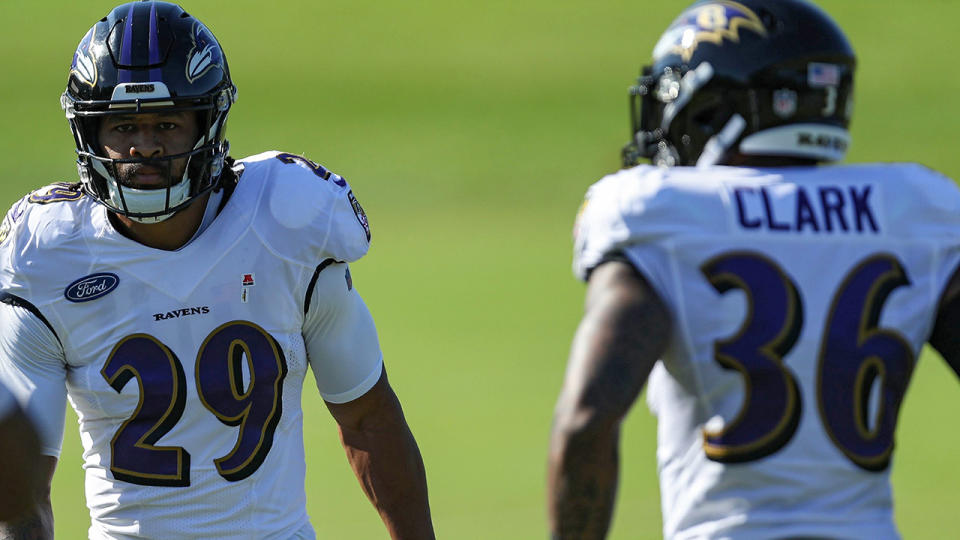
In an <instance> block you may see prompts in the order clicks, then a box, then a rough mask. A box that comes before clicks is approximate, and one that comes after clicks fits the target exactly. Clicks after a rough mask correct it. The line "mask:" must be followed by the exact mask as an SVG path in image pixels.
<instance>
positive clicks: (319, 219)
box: [241, 152, 370, 267]
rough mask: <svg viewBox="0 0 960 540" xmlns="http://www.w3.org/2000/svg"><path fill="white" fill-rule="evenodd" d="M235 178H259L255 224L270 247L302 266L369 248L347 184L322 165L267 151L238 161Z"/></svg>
mask: <svg viewBox="0 0 960 540" xmlns="http://www.w3.org/2000/svg"><path fill="white" fill-rule="evenodd" d="M243 165H244V169H246V170H245V172H244V174H243V176H242V177H241V182H242V181H244V180H243V178H247V177H248V176H249V177H250V179H253V178H259V179H262V181H264V182H265V193H264V196H265V198H266V201H265V204H263V205H262V207H261V210H260V217H259V218H258V220H257V221H258V228H259V229H260V231H261V233H262V234H264V235H266V237H267V238H269V244H270V245H271V249H274V250H276V251H277V252H278V253H279V254H280V255H282V256H285V257H289V258H292V259H295V260H298V261H301V262H302V263H303V264H305V265H308V266H311V267H313V266H315V265H316V264H317V262H319V261H321V260H324V259H327V258H332V259H334V260H337V261H344V262H352V261H355V260H357V259H359V258H361V257H363V256H364V255H365V254H366V253H367V251H368V250H369V248H370V224H369V222H368V221H367V216H366V213H365V212H364V210H363V207H362V206H360V202H359V201H358V200H357V197H356V195H354V193H353V190H352V188H351V187H350V185H349V184H348V183H347V181H346V180H344V179H343V177H341V176H339V175H337V174H336V173H334V172H332V171H329V170H327V169H326V168H325V167H324V166H323V165H320V164H318V163H314V162H313V161H310V160H309V159H307V158H305V157H303V156H298V155H294V154H287V153H282V152H268V153H265V154H260V155H258V156H254V157H252V158H247V159H245V160H243Z"/></svg>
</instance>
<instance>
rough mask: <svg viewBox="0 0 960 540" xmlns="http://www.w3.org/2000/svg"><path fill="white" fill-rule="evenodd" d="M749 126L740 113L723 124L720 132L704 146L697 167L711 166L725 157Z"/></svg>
mask: <svg viewBox="0 0 960 540" xmlns="http://www.w3.org/2000/svg"><path fill="white" fill-rule="evenodd" d="M746 127H747V121H746V120H744V119H743V117H742V116H740V115H739V114H734V115H733V116H732V117H731V118H730V120H729V121H727V125H725V126H723V129H721V130H720V133H717V134H716V135H714V136H713V137H710V140H708V141H707V144H706V145H704V147H703V152H701V153H700V159H698V160H697V167H711V166H713V165H716V164H717V163H719V162H720V160H722V159H723V157H724V156H725V155H727V152H728V151H729V150H730V147H732V146H733V144H734V143H735V142H737V139H739V138H740V134H741V133H743V130H744V129H745V128H746Z"/></svg>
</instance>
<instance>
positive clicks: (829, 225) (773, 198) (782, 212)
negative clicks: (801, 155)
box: [732, 184, 880, 234]
mask: <svg viewBox="0 0 960 540" xmlns="http://www.w3.org/2000/svg"><path fill="white" fill-rule="evenodd" d="M873 188H874V186H872V185H869V184H867V185H861V186H850V185H848V186H824V185H820V186H798V185H796V184H779V185H770V186H749V187H747V186H737V187H733V188H732V191H733V201H734V204H735V205H736V210H737V220H738V223H739V224H740V227H742V228H744V229H747V230H759V231H769V232H782V233H790V232H793V233H814V234H836V233H854V234H878V233H880V222H879V221H878V220H877V219H876V216H877V212H876V211H875V209H874V204H875V203H874V200H875V197H873V194H874V190H873Z"/></svg>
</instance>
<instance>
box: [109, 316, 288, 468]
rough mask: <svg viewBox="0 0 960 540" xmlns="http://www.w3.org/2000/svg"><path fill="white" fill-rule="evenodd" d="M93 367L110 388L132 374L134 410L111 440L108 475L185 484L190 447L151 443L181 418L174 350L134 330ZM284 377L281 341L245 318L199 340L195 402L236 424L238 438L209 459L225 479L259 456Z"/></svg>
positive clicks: (267, 443)
mask: <svg viewBox="0 0 960 540" xmlns="http://www.w3.org/2000/svg"><path fill="white" fill-rule="evenodd" d="M244 362H245V363H246V368H247V371H248V373H249V374H250V382H249V384H247V385H244V381H243V368H244V366H243V363H244ZM100 373H101V374H102V375H103V377H104V378H105V379H106V380H107V382H108V383H109V384H110V386H112V387H113V389H114V390H116V391H117V392H120V391H121V390H123V387H124V386H126V385H127V383H128V382H130V381H131V380H132V379H134V378H136V379H137V384H138V385H139V387H140V401H139V403H138V404H137V408H136V410H135V411H134V413H133V415H132V416H131V417H130V418H128V419H127V421H126V422H124V423H123V425H121V426H120V429H118V430H117V432H116V434H114V436H113V440H112V441H111V442H110V449H111V456H112V458H111V463H110V471H111V472H112V473H113V476H114V478H117V479H118V480H124V481H126V482H131V483H133V484H140V485H145V486H189V485H190V454H189V452H187V450H186V449H184V448H181V447H179V446H157V445H156V443H157V441H159V440H160V438H161V437H163V436H164V435H166V434H167V432H169V431H170V430H171V429H172V428H173V426H175V425H176V423H177V422H178V421H179V420H180V416H181V415H182V414H183V410H184V407H185V404H186V376H185V375H184V371H183V365H182V364H181V363H180V360H179V359H177V357H176V355H174V353H173V351H171V350H170V348H169V347H167V346H166V345H164V344H163V343H161V342H160V341H158V340H157V339H156V338H154V337H153V336H150V335H147V334H133V335H130V336H127V337H125V338H123V339H122V340H120V343H118V344H117V345H116V346H115V347H114V348H113V351H111V352H110V356H108V357H107V361H106V362H105V364H104V366H103V369H102V370H101V371H100ZM286 375H287V363H286V360H285V359H284V356H283V351H282V349H281V348H280V345H279V344H278V343H277V341H276V340H275V339H274V338H273V336H271V335H270V334H268V333H267V331H266V330H264V329H263V328H260V327H259V326H257V325H256V324H254V323H252V322H248V321H232V322H228V323H226V324H223V325H221V326H220V327H219V328H217V329H216V330H214V331H213V332H211V333H210V335H209V336H207V338H206V339H205V340H204V341H203V345H201V346H200V351H199V352H198V353H197V361H196V373H195V376H196V385H197V394H198V395H199V396H200V401H201V402H202V403H203V405H204V407H206V408H207V410H209V411H210V412H211V413H213V415H214V416H216V417H217V419H218V420H220V422H222V423H224V424H226V425H228V426H239V430H238V431H239V434H238V435H237V444H236V445H235V446H234V447H233V449H232V450H231V451H230V452H229V453H228V454H226V455H225V456H222V457H220V458H217V459H216V460H214V463H215V464H216V466H217V472H219V473H220V476H222V477H223V478H225V479H226V480H228V481H231V482H236V481H239V480H243V479H244V478H246V477H248V476H250V475H251V474H253V473H254V472H256V470H257V469H258V468H259V467H260V465H261V464H262V463H263V460H264V459H266V457H267V453H268V452H270V448H271V446H272V445H273V433H274V431H275V430H276V428H277V424H278V423H279V422H280V415H281V413H282V410H281V405H282V402H283V379H284V378H285V377H286ZM245 386H246V387H245Z"/></svg>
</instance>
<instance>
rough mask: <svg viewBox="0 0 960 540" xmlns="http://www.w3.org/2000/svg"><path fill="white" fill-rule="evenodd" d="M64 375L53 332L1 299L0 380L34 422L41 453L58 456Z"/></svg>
mask: <svg viewBox="0 0 960 540" xmlns="http://www.w3.org/2000/svg"><path fill="white" fill-rule="evenodd" d="M66 375H67V374H66V363H65V362H64V358H63V350H62V349H61V348H60V343H59V342H58V341H57V338H56V336H55V335H54V334H53V332H52V331H51V330H50V329H49V328H48V327H47V326H46V325H45V324H44V323H43V322H42V321H40V319H38V318H37V317H36V316H35V315H34V314H33V313H31V312H30V311H28V310H27V309H24V308H21V307H16V306H12V305H9V304H7V303H3V302H0V384H3V385H5V386H6V387H7V388H9V389H10V392H11V393H12V394H13V395H14V397H15V398H16V400H17V401H18V402H19V404H20V407H21V408H22V409H23V410H24V411H26V414H27V417H29V418H30V420H31V421H33V423H34V425H36V426H37V430H38V432H39V433H40V441H41V449H40V451H41V452H42V453H43V454H44V455H49V456H54V457H59V456H60V447H61V445H62V443H63V427H64V416H65V413H66V398H67V388H66Z"/></svg>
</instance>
